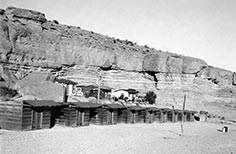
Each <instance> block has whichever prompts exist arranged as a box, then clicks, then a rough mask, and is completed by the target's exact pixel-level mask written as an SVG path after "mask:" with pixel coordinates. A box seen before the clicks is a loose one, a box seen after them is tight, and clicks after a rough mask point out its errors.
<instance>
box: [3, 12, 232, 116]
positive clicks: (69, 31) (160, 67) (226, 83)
mask: <svg viewBox="0 0 236 154" xmlns="http://www.w3.org/2000/svg"><path fill="white" fill-rule="evenodd" d="M0 63H1V67H0V77H1V78H0V79H4V80H5V79H6V80H9V81H14V82H12V83H13V84H11V85H10V86H15V87H16V88H17V89H18V90H19V91H20V93H21V94H22V95H23V96H24V95H25V96H26V95H32V96H34V97H35V98H39V99H46V98H47V99H49V98H51V99H55V100H58V98H59V100H58V101H62V98H61V97H60V95H61V93H60V92H59V91H60V90H58V91H56V92H53V93H45V90H44V89H50V91H53V89H61V87H60V86H58V85H55V84H53V83H52V82H49V81H45V80H44V78H45V76H44V75H37V79H36V80H35V79H34V77H35V78H36V76H35V74H34V72H38V73H39V72H41V73H43V74H44V73H45V72H46V73H49V72H50V73H51V74H54V75H56V76H57V77H67V78H70V79H71V80H74V81H76V82H78V83H79V84H97V79H98V77H99V76H102V84H103V85H106V86H110V87H112V88H114V89H119V88H134V89H137V90H139V91H140V93H143V94H144V93H146V92H147V91H154V92H155V93H156V94H157V103H156V105H158V106H167V107H171V106H175V107H176V108H181V106H182V101H183V96H184V95H187V104H186V107H187V109H194V110H208V111H209V112H210V113H211V112H212V113H214V114H218V113H219V114H222V113H226V112H222V110H223V109H222V108H220V110H219V108H217V109H215V108H214V109H215V110H211V109H212V106H214V103H215V104H217V103H218V102H220V101H223V102H222V103H221V105H223V104H226V105H223V106H224V107H225V106H227V104H229V103H231V104H232V102H233V101H235V98H236V96H235V91H236V90H235V89H236V88H235V85H236V77H235V76H236V75H235V73H233V72H231V71H228V70H224V69H220V68H215V67H212V66H208V65H207V63H206V62H205V61H203V60H201V59H197V58H193V57H187V56H182V55H178V54H174V53H169V52H162V51H159V50H156V49H153V48H149V47H147V46H139V45H137V44H135V43H133V42H131V41H128V40H125V41H124V40H119V39H115V38H111V37H107V36H104V35H101V34H97V33H94V32H89V31H86V30H83V29H80V28H79V27H73V26H67V25H61V24H59V23H58V22H57V21H56V20H54V21H48V20H47V19H46V18H45V15H44V14H43V13H40V12H37V11H31V10H25V9H19V8H14V7H9V8H7V9H6V10H3V9H1V10H0ZM3 70H4V71H3ZM6 72H8V73H6ZM32 73H33V74H32ZM36 83H37V84H36ZM36 87H40V88H36ZM218 104H219V103H218ZM221 109H222V110H221ZM227 110H230V111H231V108H227Z"/></svg>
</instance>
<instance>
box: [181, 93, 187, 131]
mask: <svg viewBox="0 0 236 154" xmlns="http://www.w3.org/2000/svg"><path fill="white" fill-rule="evenodd" d="M185 102H186V95H184V102H183V111H182V112H183V115H184V110H185ZM183 120H184V118H183V117H182V122H181V135H182V136H183V135H184V127H183Z"/></svg>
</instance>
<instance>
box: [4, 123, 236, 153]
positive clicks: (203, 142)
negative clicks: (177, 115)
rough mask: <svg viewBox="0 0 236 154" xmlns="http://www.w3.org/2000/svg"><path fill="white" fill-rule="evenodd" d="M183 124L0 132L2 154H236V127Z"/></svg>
mask: <svg viewBox="0 0 236 154" xmlns="http://www.w3.org/2000/svg"><path fill="white" fill-rule="evenodd" d="M223 126H225V125H223V124H215V123H201V122H194V123H184V124H183V134H184V136H180V134H181V124H180V123H164V124H159V123H154V124H118V125H113V126H89V127H77V128H68V127H64V128H62V127H55V128H53V129H48V130H37V131H25V132H14V131H4V130H0V145H1V154H120V153H123V154H134V153H135V154H190V153H191V154H236V125H227V126H228V128H229V131H228V132H227V133H224V132H221V129H222V127H223Z"/></svg>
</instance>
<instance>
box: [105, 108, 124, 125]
mask: <svg viewBox="0 0 236 154" xmlns="http://www.w3.org/2000/svg"><path fill="white" fill-rule="evenodd" d="M105 109H106V110H107V113H108V114H107V115H108V116H107V121H108V122H107V124H111V125H113V124H117V123H118V122H119V120H118V118H119V117H118V113H121V112H122V111H123V110H124V109H126V107H125V106H123V105H120V104H106V105H104V110H105Z"/></svg>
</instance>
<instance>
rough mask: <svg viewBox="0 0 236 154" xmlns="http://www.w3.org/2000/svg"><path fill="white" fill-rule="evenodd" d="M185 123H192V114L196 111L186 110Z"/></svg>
mask: <svg viewBox="0 0 236 154" xmlns="http://www.w3.org/2000/svg"><path fill="white" fill-rule="evenodd" d="M185 112H186V121H188V122H193V121H194V114H195V113H197V112H196V111H191V110H186V111H185Z"/></svg>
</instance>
